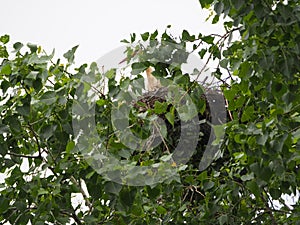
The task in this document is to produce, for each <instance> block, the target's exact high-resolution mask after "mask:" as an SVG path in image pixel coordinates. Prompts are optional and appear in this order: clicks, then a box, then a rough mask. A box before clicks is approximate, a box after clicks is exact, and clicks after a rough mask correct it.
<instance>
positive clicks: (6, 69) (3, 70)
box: [0, 64, 11, 75]
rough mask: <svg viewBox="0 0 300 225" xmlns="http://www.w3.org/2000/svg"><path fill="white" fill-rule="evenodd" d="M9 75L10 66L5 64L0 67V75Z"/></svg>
mask: <svg viewBox="0 0 300 225" xmlns="http://www.w3.org/2000/svg"><path fill="white" fill-rule="evenodd" d="M10 74H11V65H10V64H6V65H4V66H3V67H1V71H0V75H10Z"/></svg>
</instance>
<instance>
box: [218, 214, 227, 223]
mask: <svg viewBox="0 0 300 225" xmlns="http://www.w3.org/2000/svg"><path fill="white" fill-rule="evenodd" d="M218 220H219V224H220V225H224V224H226V223H228V215H227V214H225V215H222V216H219V218H218Z"/></svg>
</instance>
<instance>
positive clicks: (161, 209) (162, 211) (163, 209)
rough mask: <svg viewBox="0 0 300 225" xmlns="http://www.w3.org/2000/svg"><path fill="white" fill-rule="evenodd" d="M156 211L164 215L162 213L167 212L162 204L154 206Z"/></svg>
mask: <svg viewBox="0 0 300 225" xmlns="http://www.w3.org/2000/svg"><path fill="white" fill-rule="evenodd" d="M156 212H157V213H158V214H161V215H164V214H166V213H167V210H166V209H165V208H164V207H162V206H160V205H159V206H157V208H156Z"/></svg>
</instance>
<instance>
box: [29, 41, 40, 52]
mask: <svg viewBox="0 0 300 225" xmlns="http://www.w3.org/2000/svg"><path fill="white" fill-rule="evenodd" d="M27 47H28V48H29V49H30V51H31V53H34V52H36V51H37V50H38V47H37V45H36V44H31V43H28V44H27Z"/></svg>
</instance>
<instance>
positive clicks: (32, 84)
mask: <svg viewBox="0 0 300 225" xmlns="http://www.w3.org/2000/svg"><path fill="white" fill-rule="evenodd" d="M199 3H200V4H201V7H202V8H203V9H204V8H207V9H210V10H212V13H211V20H208V21H211V23H217V22H218V21H219V19H220V17H223V18H224V22H223V25H224V28H225V33H224V34H211V35H204V34H202V33H198V34H191V33H190V32H188V31H187V30H184V31H183V32H182V34H181V36H180V37H173V36H172V35H171V34H170V33H169V31H168V28H167V29H166V30H165V32H163V33H161V34H159V32H158V31H154V32H153V31H152V32H146V33H143V34H141V35H137V34H131V35H130V38H129V40H125V39H124V40H123V41H122V42H123V43H126V46H127V47H126V54H127V64H126V66H125V67H126V68H127V69H130V71H131V72H130V76H123V75H122V74H123V73H125V72H124V70H120V69H118V68H110V69H109V70H102V69H101V68H99V65H97V63H91V64H90V65H88V64H83V65H81V66H76V65H74V59H75V53H76V49H77V47H78V46H75V47H73V48H72V49H71V50H69V51H68V52H66V53H65V54H64V55H63V57H64V59H58V60H54V52H53V53H52V54H47V53H46V52H45V51H44V50H43V49H42V47H40V46H38V45H35V44H27V45H26V46H25V45H23V44H22V43H20V42H17V43H10V37H9V35H3V36H0V60H1V61H0V63H1V64H0V87H1V89H0V91H1V92H0V154H1V157H0V164H1V167H0V172H1V173H4V174H5V182H4V183H1V184H0V221H1V224H2V223H3V224H5V223H7V224H24V225H26V224H28V223H29V222H30V223H31V224H68V223H69V224H220V225H224V224H300V222H299V221H300V205H299V201H297V202H296V203H295V204H290V203H286V202H285V200H284V196H285V195H288V196H297V195H298V190H299V184H300V173H299V164H300V144H299V139H300V99H298V94H299V90H300V72H299V71H300V64H299V61H300V46H299V45H300V44H299V43H300V4H299V1H297V0H289V1H281V0H279V1H274V0H262V1H253V0H251V1H230V0H215V1H213V0H199ZM233 36H237V38H233ZM10 45H11V46H12V47H13V50H12V51H11V52H10V51H9V50H8V49H9V46H10ZM194 53H195V54H196V55H197V56H198V57H199V59H202V60H203V61H204V64H203V65H202V67H201V68H200V69H198V70H197V69H195V70H194V72H193V73H192V74H188V73H186V72H185V71H184V70H183V68H182V66H183V64H185V63H186V62H187V59H188V56H189V55H190V54H194ZM120 60H121V59H120ZM212 60H214V61H215V62H216V68H214V69H213V71H211V75H212V76H213V77H215V79H216V82H214V85H213V86H212V85H211V83H210V85H208V84H207V82H205V81H206V80H205V79H203V80H202V81H201V82H199V79H198V78H199V77H200V76H202V75H203V74H207V73H208V72H207V68H208V64H209V62H210V61H212ZM149 67H152V68H153V69H154V72H153V75H154V76H155V77H156V78H157V79H159V80H160V83H161V86H162V87H161V88H159V89H158V90H156V91H153V92H147V90H145V89H146V87H145V83H144V81H145V78H144V77H143V76H142V73H143V72H144V71H145V70H146V69H147V68H149ZM126 68H125V69H126ZM76 193H80V194H81V196H82V198H83V201H82V203H81V204H78V206H76V207H73V205H72V198H73V197H74V194H76ZM275 201H278V202H279V204H275Z"/></svg>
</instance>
